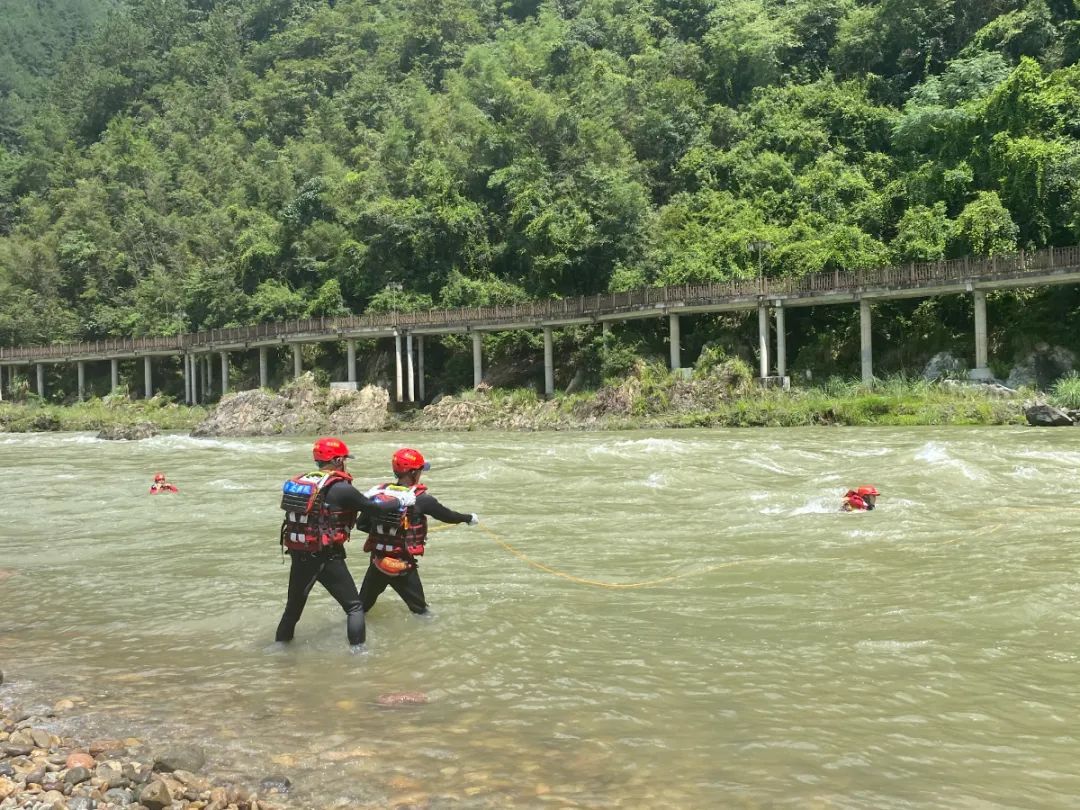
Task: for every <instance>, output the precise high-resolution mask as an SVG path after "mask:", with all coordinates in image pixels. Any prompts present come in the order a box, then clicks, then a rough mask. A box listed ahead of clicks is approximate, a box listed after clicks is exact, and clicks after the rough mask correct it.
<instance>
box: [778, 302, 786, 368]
mask: <svg viewBox="0 0 1080 810" xmlns="http://www.w3.org/2000/svg"><path fill="white" fill-rule="evenodd" d="M776 375H777V376H778V377H786V376H787V332H786V331H785V326H784V308H783V307H782V306H779V307H777V308H776Z"/></svg>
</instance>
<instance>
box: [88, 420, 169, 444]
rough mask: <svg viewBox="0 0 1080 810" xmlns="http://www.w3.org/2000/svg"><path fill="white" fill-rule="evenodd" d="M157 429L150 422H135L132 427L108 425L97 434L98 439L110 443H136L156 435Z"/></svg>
mask: <svg viewBox="0 0 1080 810" xmlns="http://www.w3.org/2000/svg"><path fill="white" fill-rule="evenodd" d="M158 432H159V431H158V429H157V427H156V426H155V425H154V424H153V423H151V422H136V423H135V424H134V425H109V426H108V427H106V428H102V430H100V431H99V432H98V435H97V437H98V438H99V439H108V440H110V441H129V442H137V441H139V440H141V439H149V438H151V437H152V436H157V435H158Z"/></svg>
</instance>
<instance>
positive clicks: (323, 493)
mask: <svg viewBox="0 0 1080 810" xmlns="http://www.w3.org/2000/svg"><path fill="white" fill-rule="evenodd" d="M312 456H313V457H314V459H315V463H316V465H317V466H318V470H317V471H315V472H313V473H308V474H307V475H298V476H296V477H295V478H290V479H289V480H288V481H286V482H285V484H284V486H283V487H282V495H281V508H282V509H284V510H285V520H284V522H283V523H282V524H281V545H282V547H283V548H284V549H285V550H286V551H287V552H288V554H289V556H290V557H291V558H292V565H291V568H290V569H289V596H288V600H287V601H286V603H285V612H284V613H282V615H281V621H280V622H279V623H278V628H277V634H276V636H275V638H276V640H277V641H291V640H292V637H293V633H294V631H295V629H296V623H297V622H298V621H300V615H301V614H302V613H303V612H304V605H305V604H306V603H307V598H308V594H309V593H311V589H312V588H313V587H315V583H316V582H319V583H322V586H323V587H324V588H326V590H327V591H329V592H330V595H331V596H333V597H334V599H336V600H337V601H338V604H339V605H341V607H342V609H343V610H344V611H345V614H346V630H347V633H348V637H349V644H350V645H353V646H355V645H357V644H363V643H364V639H365V636H366V630H365V626H364V610H363V607H362V605H361V603H360V597H359V596H358V595H357V592H356V582H355V580H353V577H352V574H351V573H350V572H349V567H348V566H347V565H346V564H345V543H347V542H348V540H349V534H350V532H351V531H352V528H353V525H354V524H355V522H356V518H357V515H358V514H363V515H369V516H381V515H383V514H385V513H389V514H391V515H398V514H401V512H402V510H403V509H405V508H406V507H408V506H411V505H412V504H413V503H415V500H416V498H415V496H413V494H412V493H411V492H409V491H408V490H406V491H403V492H395V493H394V494H393V497H389V498H382V499H380V501H379V502H376V501H373V500H372V499H371V498H369V497H367V496H366V495H361V494H360V493H359V492H358V491H357V490H356V488H355V487H354V486H353V485H352V476H351V475H349V474H348V473H347V472H345V460H346V459H350V458H352V456H351V455H350V454H349V448H348V446H347V445H346V444H345V442H343V441H341V439H336V438H332V437H324V438H321V439H319V440H318V441H316V442H315V446H314V447H313V448H312Z"/></svg>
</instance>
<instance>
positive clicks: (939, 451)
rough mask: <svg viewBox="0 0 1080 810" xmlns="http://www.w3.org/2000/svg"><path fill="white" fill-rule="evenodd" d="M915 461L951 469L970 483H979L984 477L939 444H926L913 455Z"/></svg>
mask: <svg viewBox="0 0 1080 810" xmlns="http://www.w3.org/2000/svg"><path fill="white" fill-rule="evenodd" d="M915 459H916V460H917V461H925V462H926V463H927V464H930V465H932V466H936V465H942V466H947V467H953V468H955V469H956V470H958V471H959V472H960V474H961V475H963V476H964V477H965V478H967V479H968V480H971V481H979V480H982V479H984V478H985V477H986V476H985V475H983V474H982V473H980V472H979V471H978V470H975V469H972V467H971V466H970V465H968V464H966V463H964V462H963V461H961V460H960V459H957V458H953V457H952V456H951V455H950V454H949V451H948V450H946V449H945V448H944V447H943V446H942V445H941V444H940V443H939V442H927V443H926V444H924V445H923V446H922V447H921V448H919V450H918V452H916V453H915Z"/></svg>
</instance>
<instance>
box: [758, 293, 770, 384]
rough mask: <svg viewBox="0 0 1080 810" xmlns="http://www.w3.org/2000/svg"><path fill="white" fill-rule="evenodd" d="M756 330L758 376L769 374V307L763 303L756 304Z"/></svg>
mask: <svg viewBox="0 0 1080 810" xmlns="http://www.w3.org/2000/svg"><path fill="white" fill-rule="evenodd" d="M757 331H758V372H759V373H758V376H759V377H768V376H769V308H768V307H767V306H766V305H765V304H758V310H757Z"/></svg>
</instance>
